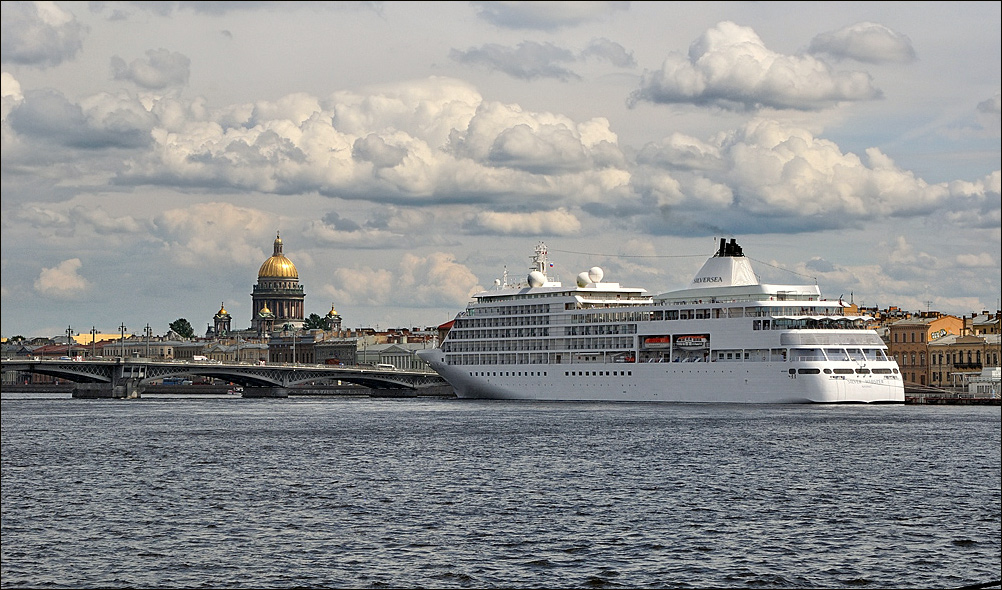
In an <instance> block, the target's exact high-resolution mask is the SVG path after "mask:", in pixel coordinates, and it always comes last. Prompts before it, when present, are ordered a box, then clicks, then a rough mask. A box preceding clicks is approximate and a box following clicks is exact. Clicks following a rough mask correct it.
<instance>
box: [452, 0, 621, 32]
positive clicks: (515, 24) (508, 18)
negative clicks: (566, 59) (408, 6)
mask: <svg viewBox="0 0 1002 590" xmlns="http://www.w3.org/2000/svg"><path fill="white" fill-rule="evenodd" d="M470 4H472V5H473V6H475V7H476V8H478V9H479V10H478V12H477V16H479V17H480V18H482V19H484V20H485V21H487V22H489V23H491V24H493V25H496V26H499V27H502V28H506V29H534V30H541V31H552V30H555V29H560V28H564V27H572V26H577V25H580V24H582V23H586V22H593V21H601V20H606V19H608V18H609V17H610V16H611V15H612V14H614V13H615V12H616V11H617V10H627V9H629V4H630V3H629V2H471V3H470Z"/></svg>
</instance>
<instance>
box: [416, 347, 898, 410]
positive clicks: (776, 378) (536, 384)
mask: <svg viewBox="0 0 1002 590" xmlns="http://www.w3.org/2000/svg"><path fill="white" fill-rule="evenodd" d="M436 352H437V351H427V352H425V353H424V354H421V356H422V358H424V359H425V360H426V361H427V362H429V364H430V365H431V366H432V368H433V369H435V370H436V371H437V372H438V373H439V375H441V376H442V378H444V379H445V380H446V381H448V382H449V383H450V384H451V385H452V387H453V389H454V391H455V393H456V396H457V397H460V398H465V399H507V400H550V401H632V402H715V403H767V404H770V403H771V404H791V403H792V404H797V403H904V386H903V384H902V381H901V379H900V377H899V376H897V375H872V374H871V375H865V376H862V375H861V376H857V375H834V374H825V373H818V374H800V373H798V372H796V368H794V371H795V372H794V373H792V374H791V372H790V369H791V363H771V362H765V363H611V364H598V363H596V364H592V365H495V366H491V367H490V368H489V370H487V368H485V367H483V366H479V367H471V366H458V365H446V364H444V363H443V362H442V355H441V354H436ZM888 366H891V363H888Z"/></svg>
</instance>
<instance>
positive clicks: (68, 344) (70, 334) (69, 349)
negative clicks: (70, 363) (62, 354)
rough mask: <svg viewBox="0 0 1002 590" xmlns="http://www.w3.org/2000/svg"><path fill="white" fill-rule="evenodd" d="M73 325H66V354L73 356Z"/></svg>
mask: <svg viewBox="0 0 1002 590" xmlns="http://www.w3.org/2000/svg"><path fill="white" fill-rule="evenodd" d="M72 342H73V327H72V326H66V356H68V357H70V358H73V344H72Z"/></svg>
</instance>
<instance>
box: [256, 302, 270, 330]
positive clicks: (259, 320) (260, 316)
mask: <svg viewBox="0 0 1002 590" xmlns="http://www.w3.org/2000/svg"><path fill="white" fill-rule="evenodd" d="M254 325H256V326H257V335H258V336H265V335H267V334H271V333H272V332H273V331H274V330H275V314H274V313H272V311H271V310H270V309H268V306H267V305H265V306H264V307H262V308H261V311H259V312H257V317H256V318H254Z"/></svg>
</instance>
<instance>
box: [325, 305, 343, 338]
mask: <svg viewBox="0 0 1002 590" xmlns="http://www.w3.org/2000/svg"><path fill="white" fill-rule="evenodd" d="M326 319H327V325H328V326H330V328H329V329H330V331H331V332H340V331H341V316H340V315H339V314H338V312H337V310H336V309H334V304H333V303H331V310H330V311H328V312H327V316H326Z"/></svg>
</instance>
